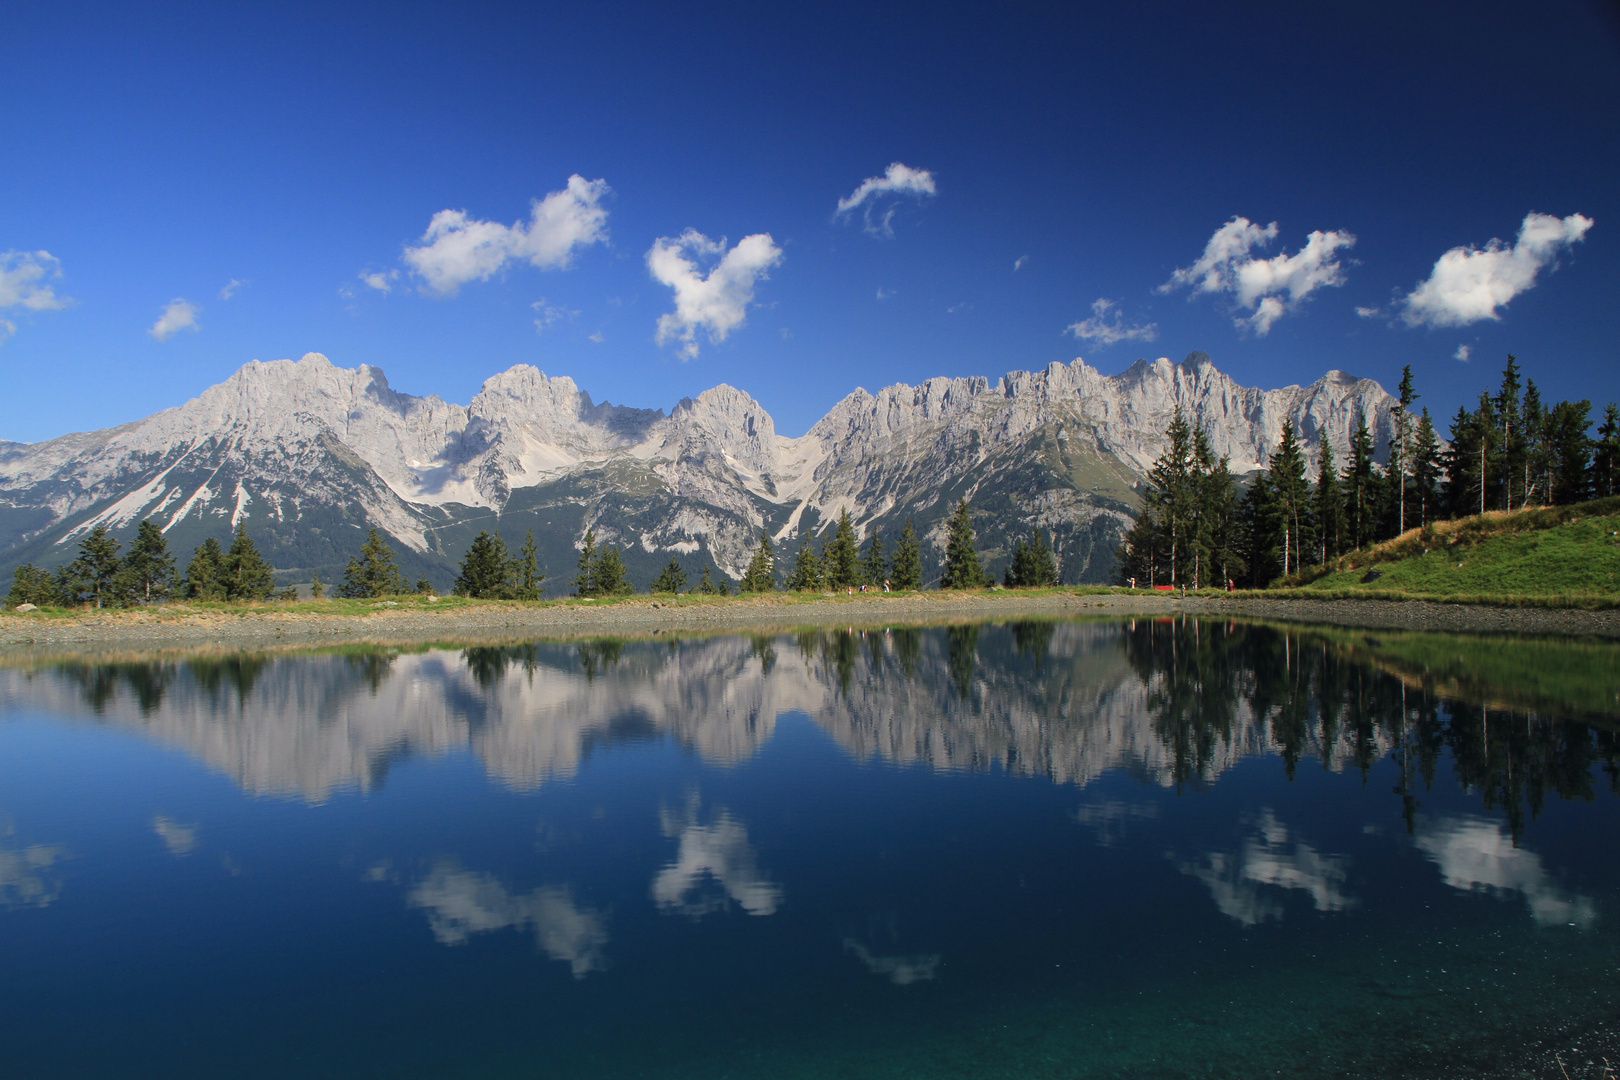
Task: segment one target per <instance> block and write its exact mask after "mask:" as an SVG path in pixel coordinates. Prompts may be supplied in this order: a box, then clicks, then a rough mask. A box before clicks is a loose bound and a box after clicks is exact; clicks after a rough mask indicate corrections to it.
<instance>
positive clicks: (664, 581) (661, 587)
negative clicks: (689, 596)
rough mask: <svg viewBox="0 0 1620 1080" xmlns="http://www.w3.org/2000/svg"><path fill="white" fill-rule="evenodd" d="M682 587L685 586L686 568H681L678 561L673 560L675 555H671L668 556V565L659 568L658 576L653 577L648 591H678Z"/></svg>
mask: <svg viewBox="0 0 1620 1080" xmlns="http://www.w3.org/2000/svg"><path fill="white" fill-rule="evenodd" d="M684 588H686V570H685V569H683V568H682V566H681V564H680V563H678V562H676V561H675V557H674V556H673V555H672V556H670V560H669V565H667V566H665V567H664V568H663V569H662V570H660V571H659V572H658V576H657V577H655V578H653V583H652V589H651V590H650V591H651V592H655V593H678V592H680V591H681V590H682V589H684Z"/></svg>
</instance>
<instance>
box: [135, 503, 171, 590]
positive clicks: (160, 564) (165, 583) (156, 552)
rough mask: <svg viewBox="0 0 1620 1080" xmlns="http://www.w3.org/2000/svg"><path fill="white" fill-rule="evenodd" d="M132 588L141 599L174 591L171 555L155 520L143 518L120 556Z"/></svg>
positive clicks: (167, 543)
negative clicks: (124, 552)
mask: <svg viewBox="0 0 1620 1080" xmlns="http://www.w3.org/2000/svg"><path fill="white" fill-rule="evenodd" d="M124 572H125V574H126V575H127V576H128V579H129V583H130V586H131V589H132V591H133V592H134V593H135V595H136V596H138V597H139V598H140V599H141V601H142V602H143V603H151V602H152V601H153V600H163V599H165V598H166V597H167V596H168V595H169V594H170V593H171V592H173V591H174V584H175V582H174V556H173V555H170V554H169V542H168V541H167V540H166V539H164V536H163V530H162V529H160V528H158V526H157V522H155V521H153V520H152V519H151V518H147V519H146V520H145V521H143V522H141V525H140V528H139V529H137V530H136V532H135V539H134V540H133V541H131V543H130V545H129V554H128V555H127V556H125V558H124Z"/></svg>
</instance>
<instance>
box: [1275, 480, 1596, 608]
mask: <svg viewBox="0 0 1620 1080" xmlns="http://www.w3.org/2000/svg"><path fill="white" fill-rule="evenodd" d="M1278 587H1279V588H1281V589H1285V590H1287V591H1288V592H1289V593H1291V594H1293V595H1299V596H1315V597H1319V598H1324V599H1339V598H1353V597H1366V598H1375V599H1386V600H1388V599H1425V600H1441V601H1451V602H1463V603H1481V604H1496V605H1503V606H1538V607H1539V606H1545V607H1571V608H1587V609H1591V608H1601V607H1616V606H1620V498H1609V499H1599V500H1595V501H1593V502H1588V503H1581V504H1578V505H1575V506H1563V507H1538V508H1534V509H1528V510H1515V511H1499V512H1495V513H1488V514H1482V515H1476V516H1474V517H1469V518H1463V519H1461V520H1458V521H1441V522H1434V523H1432V524H1431V525H1429V526H1426V527H1425V528H1422V529H1410V530H1408V531H1407V532H1405V533H1403V534H1402V535H1400V536H1398V537H1396V538H1395V539H1393V540H1389V541H1386V542H1384V543H1382V544H1377V545H1375V546H1373V547H1369V548H1364V549H1362V550H1361V551H1356V552H1352V553H1351V554H1349V555H1346V556H1343V557H1342V558H1340V559H1338V560H1336V562H1335V564H1334V565H1333V566H1331V567H1325V568H1324V567H1315V568H1312V569H1310V570H1307V571H1305V572H1303V573H1301V574H1296V575H1293V576H1292V577H1289V578H1285V579H1283V580H1282V581H1281V582H1279V583H1278Z"/></svg>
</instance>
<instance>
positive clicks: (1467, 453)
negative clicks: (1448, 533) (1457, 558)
mask: <svg viewBox="0 0 1620 1080" xmlns="http://www.w3.org/2000/svg"><path fill="white" fill-rule="evenodd" d="M1497 438H1498V433H1497V427H1496V407H1495V406H1494V405H1493V404H1492V403H1491V396H1490V395H1489V394H1481V395H1479V406H1478V407H1477V408H1476V409H1475V410H1474V411H1473V412H1469V411H1468V410H1467V409H1464V408H1462V407H1461V406H1458V408H1457V415H1456V416H1455V417H1453V418H1452V421H1451V446H1450V448H1449V449H1448V450H1447V451H1446V454H1445V463H1446V507H1447V510H1448V512H1449V513H1450V514H1451V516H1452V517H1467V516H1468V515H1470V514H1483V513H1484V512H1485V510H1486V509H1487V504H1488V502H1489V499H1490V492H1491V488H1492V481H1493V479H1494V473H1493V469H1494V468H1495V465H1494V459H1495V456H1496V454H1495V447H1496V442H1497Z"/></svg>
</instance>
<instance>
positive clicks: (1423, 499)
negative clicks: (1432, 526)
mask: <svg viewBox="0 0 1620 1080" xmlns="http://www.w3.org/2000/svg"><path fill="white" fill-rule="evenodd" d="M1443 475H1445V466H1444V464H1443V462H1442V461H1441V457H1440V439H1439V438H1438V437H1437V436H1436V435H1435V433H1434V421H1433V420H1432V419H1430V417H1429V410H1428V409H1424V410H1423V414H1422V415H1421V416H1419V417H1418V425H1417V438H1416V439H1415V440H1414V442H1413V444H1412V499H1413V504H1414V505H1413V509H1415V510H1416V511H1417V522H1418V524H1419V525H1420V526H1422V525H1427V524H1428V523H1429V522H1431V521H1433V520H1434V519H1435V518H1436V517H1438V516H1439V513H1440V478H1441V476H1443Z"/></svg>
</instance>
